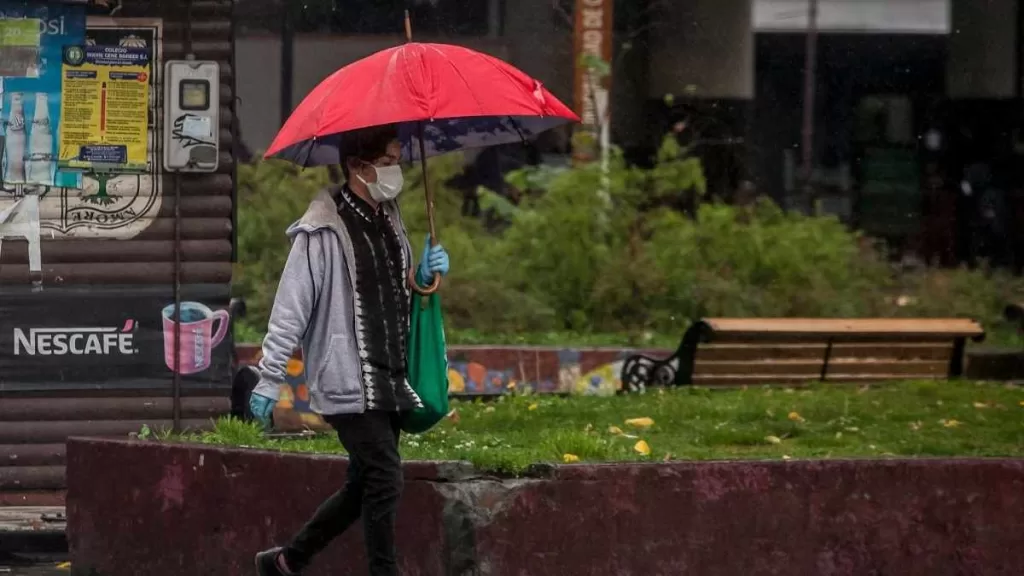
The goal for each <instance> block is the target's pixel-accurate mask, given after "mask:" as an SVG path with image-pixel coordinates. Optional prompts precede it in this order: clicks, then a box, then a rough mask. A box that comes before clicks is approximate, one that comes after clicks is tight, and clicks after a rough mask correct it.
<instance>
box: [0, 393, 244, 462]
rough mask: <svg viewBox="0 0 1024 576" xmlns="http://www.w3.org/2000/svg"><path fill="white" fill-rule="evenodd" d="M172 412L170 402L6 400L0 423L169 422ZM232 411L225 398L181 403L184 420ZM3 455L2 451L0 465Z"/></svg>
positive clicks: (0, 407) (143, 399)
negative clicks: (152, 420)
mask: <svg viewBox="0 0 1024 576" xmlns="http://www.w3.org/2000/svg"><path fill="white" fill-rule="evenodd" d="M173 409H174V402H173V399H171V398H152V397H149V398H147V397H141V398H122V397H113V398H78V397H68V398H5V399H4V400H3V402H0V422H25V421H30V420H36V421H48V420H122V419H123V420H133V419H147V418H157V419H170V418H171V415H172V411H173ZM230 410H231V401H230V400H229V399H228V398H227V397H226V396H211V397H186V398H182V399H181V415H182V417H183V418H216V417H218V416H221V415H223V414H226V413H227V412H229V411H230ZM2 454H3V451H2V449H0V463H2V462H3V456H2Z"/></svg>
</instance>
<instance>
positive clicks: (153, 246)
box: [0, 239, 231, 265]
mask: <svg viewBox="0 0 1024 576" xmlns="http://www.w3.org/2000/svg"><path fill="white" fill-rule="evenodd" d="M41 251H42V254H43V260H44V261H45V262H50V263H52V264H75V263H91V262H95V261H96V260H97V259H99V258H101V257H104V256H105V257H106V258H108V259H109V260H117V259H121V260H122V261H124V262H170V261H172V260H173V258H174V242H172V241H170V240H134V241H131V242H118V241H111V240H76V241H75V242H62V241H52V242H43V244H42V247H41ZM181 257H182V260H183V261H184V262H221V261H222V262H227V261H229V260H230V259H231V241H230V240H227V239H223V240H184V241H183V242H182V243H181ZM0 264H15V265H19V264H20V265H26V264H28V248H27V246H26V245H25V243H23V242H11V243H10V245H8V244H6V243H5V244H4V251H3V254H2V255H0Z"/></svg>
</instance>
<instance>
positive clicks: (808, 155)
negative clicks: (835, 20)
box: [800, 0, 818, 214]
mask: <svg viewBox="0 0 1024 576" xmlns="http://www.w3.org/2000/svg"><path fill="white" fill-rule="evenodd" d="M817 63H818V0H807V50H806V60H805V61H804V119H803V130H802V136H803V139H802V142H801V151H802V153H803V166H802V167H801V168H802V169H801V175H800V176H801V178H800V180H801V184H802V186H803V200H804V202H806V203H807V213H808V214H813V213H814V212H815V198H814V187H813V186H812V185H811V177H812V175H813V172H814V96H815V84H816V82H817Z"/></svg>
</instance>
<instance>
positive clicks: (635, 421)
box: [626, 417, 654, 428]
mask: <svg viewBox="0 0 1024 576" xmlns="http://www.w3.org/2000/svg"><path fill="white" fill-rule="evenodd" d="M626 425H627V426H632V427H634V428H650V427H651V426H654V420H651V419H650V418H646V417H645V418H630V419H629V420H626Z"/></svg>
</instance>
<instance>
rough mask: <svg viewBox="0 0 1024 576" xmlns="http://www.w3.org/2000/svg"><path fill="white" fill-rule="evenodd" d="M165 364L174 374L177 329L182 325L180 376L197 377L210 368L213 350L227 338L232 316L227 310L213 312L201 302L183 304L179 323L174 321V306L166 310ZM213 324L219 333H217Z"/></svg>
mask: <svg viewBox="0 0 1024 576" xmlns="http://www.w3.org/2000/svg"><path fill="white" fill-rule="evenodd" d="M161 316H162V317H163V321H164V363H166V364H167V367H168V368H169V369H170V370H171V372H174V327H175V324H178V323H179V322H180V324H181V346H180V348H179V353H178V363H179V364H178V373H179V374H198V373H199V372H202V371H203V370H206V369H207V368H209V367H210V362H211V357H212V355H213V349H214V348H216V347H217V345H219V344H220V343H221V342H223V341H224V337H225V336H227V334H228V328H229V327H230V322H229V321H230V319H231V316H230V314H228V312H227V311H226V310H216V311H214V310H211V309H210V308H209V307H207V306H205V305H203V304H200V303H199V302H182V303H181V310H180V311H179V313H178V318H177V320H178V322H176V321H175V320H176V319H175V317H174V304H171V305H170V306H167V307H166V308H164V309H163V314H161ZM214 324H216V325H217V330H216V331H214Z"/></svg>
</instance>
